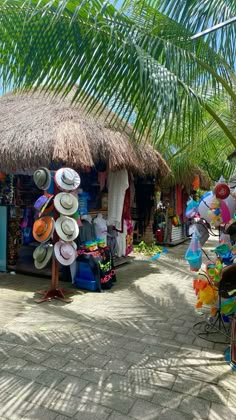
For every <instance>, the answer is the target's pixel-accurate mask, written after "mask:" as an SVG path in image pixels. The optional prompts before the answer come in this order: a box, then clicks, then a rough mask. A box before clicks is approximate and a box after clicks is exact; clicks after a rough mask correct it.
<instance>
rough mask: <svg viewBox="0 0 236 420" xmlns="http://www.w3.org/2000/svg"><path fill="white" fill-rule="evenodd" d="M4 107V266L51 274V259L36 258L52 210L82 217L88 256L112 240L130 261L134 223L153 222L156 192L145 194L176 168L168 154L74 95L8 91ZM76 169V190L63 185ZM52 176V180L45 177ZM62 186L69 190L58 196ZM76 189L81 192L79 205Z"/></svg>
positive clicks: (81, 237) (113, 250)
mask: <svg viewBox="0 0 236 420" xmlns="http://www.w3.org/2000/svg"><path fill="white" fill-rule="evenodd" d="M1 107H2V109H4V116H5V117H4V120H2V121H1V118H0V134H1V136H0V145H1V146H2V147H0V163H1V165H0V169H1V171H2V179H0V188H1V196H0V200H1V206H0V207H1V209H0V211H1V212H2V216H3V213H4V217H5V219H4V220H5V221H6V223H4V224H1V225H2V226H3V225H4V228H5V232H3V233H4V235H5V236H4V235H3V237H4V238H5V240H4V241H2V243H1V247H2V255H1V258H0V260H1V261H2V267H1V269H2V271H4V270H11V271H21V272H28V273H34V274H36V273H39V274H40V275H42V274H48V275H50V273H51V267H50V264H42V265H40V264H38V263H36V262H35V258H37V255H38V254H37V253H38V251H37V249H38V240H37V239H36V235H35V231H34V226H35V223H36V224H37V220H38V217H39V214H41V217H47V216H49V217H52V216H51V211H56V212H57V214H62V215H63V216H64V217H66V215H68V217H70V218H71V219H73V220H75V222H76V224H77V226H78V229H79V234H78V235H77V236H76V241H75V242H76V247H77V251H76V252H77V254H79V256H80V258H84V257H85V256H84V254H85V253H86V252H96V251H97V249H98V248H99V249H102V248H106V247H107V248H108V249H109V252H110V260H111V259H112V261H114V262H115V264H116V263H117V261H119V260H125V259H126V257H127V256H128V255H129V254H130V252H131V251H132V243H133V231H134V229H135V230H137V225H138V226H139V230H140V232H142V229H143V226H144V228H145V223H144V222H143V220H142V219H143V217H144V216H145V217H148V214H147V215H146V213H145V215H144V208H143V207H144V203H145V208H146V209H148V208H149V207H150V205H151V204H150V203H152V204H153V200H152V197H151V194H146V193H145V185H144V184H145V182H147V181H148V179H149V178H150V177H151V178H158V179H159V180H160V179H161V178H163V177H164V176H166V175H168V174H169V171H170V170H169V168H168V166H167V164H166V162H165V161H164V159H163V158H162V157H161V156H160V154H159V153H158V152H157V151H156V150H154V149H153V148H152V146H151V145H149V144H145V147H142V144H140V145H139V146H137V145H134V144H132V142H131V141H130V139H129V135H128V133H126V132H124V130H122V131H121V130H118V129H117V130H116V129H111V128H109V127H108V126H107V123H105V120H104V118H103V116H101V117H99V118H97V119H95V118H94V117H92V116H91V115H88V114H87V113H86V112H85V111H84V109H83V108H82V107H80V106H78V105H77V106H76V107H73V106H72V105H71V102H70V99H69V98H66V99H64V100H61V99H57V98H53V100H52V98H49V97H45V96H43V95H42V94H37V95H36V94H35V95H33V94H30V95H28V94H21V95H12V96H11V95H7V97H2V98H1V99H0V110H1ZM32 109H34V112H33V113H32V112H31V110H32ZM3 162H4V164H3ZM64 171H65V173H64ZM68 171H69V172H68ZM70 171H72V172H71V174H72V173H74V175H75V174H77V175H75V178H76V176H77V177H79V179H80V182H79V183H77V184H76V188H72V189H71V190H69V189H68V190H67V189H66V188H62V187H61V188H60V186H61V184H60V181H56V177H57V174H58V173H59V174H61V175H62V178H63V177H64V178H65V177H69V178H70V176H72V175H70ZM73 171H74V172H73ZM5 174H11V175H5ZM49 174H50V175H49ZM49 178H50V180H51V182H50V183H49V184H48V183H47V182H46V181H45V182H44V180H48V179H49ZM145 180H147V181H145ZM67 181H68V182H69V180H67ZM144 181H145V182H144ZM148 182H149V181H148ZM140 184H142V186H141V187H140ZM55 186H56V191H55V190H54V187H55ZM149 190H150V189H149ZM150 191H151V190H150ZM62 192H63V193H65V192H68V194H69V196H63V197H61V198H62V200H59V203H58V199H57V196H58V195H59V194H60V193H62ZM56 194H57V195H56ZM71 194H72V195H76V200H77V204H78V205H77V204H76V203H75V200H74V198H73V197H72V196H71ZM140 194H141V195H142V197H141V195H140ZM45 197H46V198H48V200H49V201H48V204H47V200H46V198H45ZM59 197H60V196H59ZM38 200H39V201H38ZM45 200H46V202H45ZM151 200H152V201H151ZM42 203H43V205H42V206H41V204H42ZM140 203H141V207H140ZM46 204H47V205H46ZM45 205H46V207H45V209H44V210H43V211H42V208H44V206H45ZM62 205H63V208H64V210H63V209H62V208H61V207H60V206H62ZM70 206H72V208H71V209H70V210H69V212H66V210H65V209H66V208H67V207H68V208H69V207H70ZM62 210H63V211H64V213H63V211H62ZM72 210H73V212H72ZM74 210H75V211H74ZM145 211H146V210H145ZM2 220H3V219H2ZM75 222H73V223H75ZM70 223H72V222H71V221H70ZM49 225H50V224H49ZM50 226H51V225H50ZM40 229H42V226H41V225H40V226H39V231H40ZM52 229H53V231H55V227H53V226H52ZM48 233H49V237H50V235H51V233H50V232H48ZM57 234H58V233H57ZM58 236H59V238H60V235H58ZM72 242H73V241H72ZM43 243H44V241H43ZM67 248H68V247H67ZM56 249H57V248H55V247H54V254H55V253H56V252H55V251H56ZM50 252H51V251H50ZM50 252H49V255H50ZM82 254H83V255H82ZM100 257H101V256H100ZM100 257H99V258H100ZM103 257H104V256H103ZM107 258H108V257H107ZM103 260H104V261H105V260H106V258H105V257H104V258H103ZM102 264H103V266H104V267H105V265H106V263H105V262H103V263H102ZM112 264H113V263H112ZM39 265H40V270H38V266H39ZM95 265H96V264H95ZM108 265H109V264H108ZM61 266H62V267H61V275H62V277H63V278H64V279H65V278H68V279H70V280H71V277H72V281H73V276H74V273H72V272H71V270H69V269H68V267H67V268H65V265H64V266H63V264H61ZM70 266H71V264H70ZM63 267H64V268H63ZM81 267H82V265H81ZM100 267H101V264H100ZM72 271H73V270H72ZM85 275H86V274H84V276H85Z"/></svg>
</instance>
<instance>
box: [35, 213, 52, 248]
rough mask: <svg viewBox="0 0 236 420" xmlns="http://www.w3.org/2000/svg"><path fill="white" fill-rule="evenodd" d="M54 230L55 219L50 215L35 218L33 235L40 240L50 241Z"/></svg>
mask: <svg viewBox="0 0 236 420" xmlns="http://www.w3.org/2000/svg"><path fill="white" fill-rule="evenodd" d="M53 231H54V219H53V218H52V217H50V216H44V217H41V218H40V219H38V220H35V222H34V225H33V237H34V239H36V241H38V242H46V241H48V240H49V239H50V238H51V236H52V234H53Z"/></svg>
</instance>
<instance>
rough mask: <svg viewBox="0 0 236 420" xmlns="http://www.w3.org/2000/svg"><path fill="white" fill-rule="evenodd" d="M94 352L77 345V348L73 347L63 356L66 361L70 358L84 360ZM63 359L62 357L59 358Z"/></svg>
mask: <svg viewBox="0 0 236 420" xmlns="http://www.w3.org/2000/svg"><path fill="white" fill-rule="evenodd" d="M91 354H92V353H91V352H90V351H85V350H84V349H81V348H79V347H77V348H76V349H74V348H73V349H72V350H71V351H70V352H69V353H68V354H66V356H65V357H64V358H63V359H64V360H65V362H66V361H67V359H68V360H78V361H84V360H85V359H87V358H88V357H89V356H90V355H91ZM59 359H62V358H59Z"/></svg>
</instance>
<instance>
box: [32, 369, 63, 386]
mask: <svg viewBox="0 0 236 420" xmlns="http://www.w3.org/2000/svg"><path fill="white" fill-rule="evenodd" d="M65 377H66V374H65V373H62V372H60V371H57V370H55V369H49V368H47V370H45V371H44V372H42V373H41V374H40V375H39V376H37V378H36V381H37V382H38V383H40V384H41V385H45V386H49V387H55V386H57V385H58V384H59V383H60V382H62V381H63V379H65Z"/></svg>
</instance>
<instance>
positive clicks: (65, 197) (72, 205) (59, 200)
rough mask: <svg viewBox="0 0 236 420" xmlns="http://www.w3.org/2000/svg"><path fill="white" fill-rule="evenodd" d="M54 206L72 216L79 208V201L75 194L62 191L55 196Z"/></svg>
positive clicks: (59, 211)
mask: <svg viewBox="0 0 236 420" xmlns="http://www.w3.org/2000/svg"><path fill="white" fill-rule="evenodd" d="M54 206H55V208H56V210H57V211H58V213H61V214H64V215H65V216H72V215H73V214H74V213H75V212H76V211H77V210H78V207H79V202H78V198H76V197H75V196H74V195H73V194H70V193H66V192H62V193H59V194H57V195H56V197H55V198H54Z"/></svg>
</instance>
